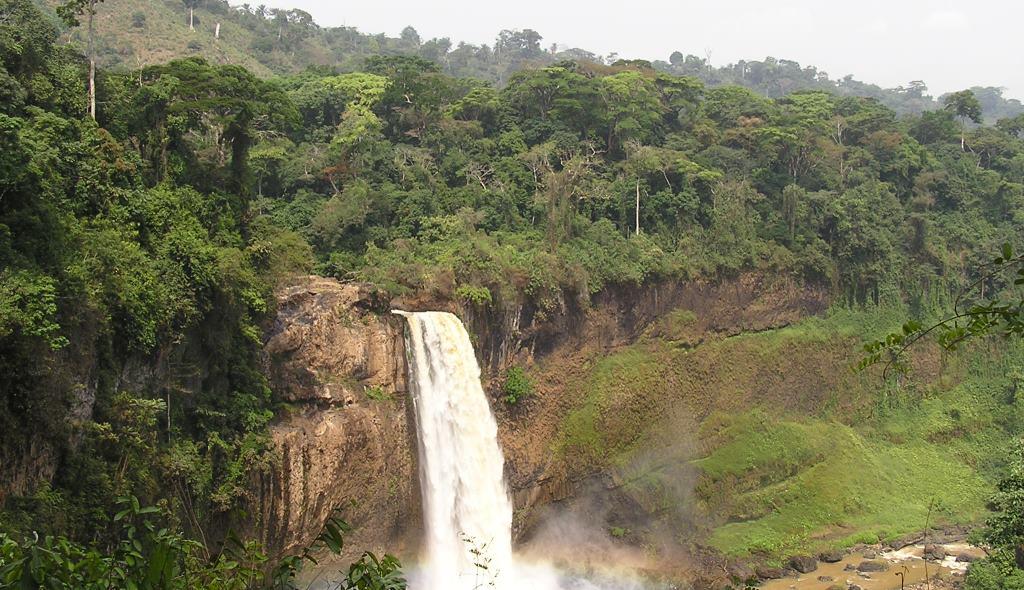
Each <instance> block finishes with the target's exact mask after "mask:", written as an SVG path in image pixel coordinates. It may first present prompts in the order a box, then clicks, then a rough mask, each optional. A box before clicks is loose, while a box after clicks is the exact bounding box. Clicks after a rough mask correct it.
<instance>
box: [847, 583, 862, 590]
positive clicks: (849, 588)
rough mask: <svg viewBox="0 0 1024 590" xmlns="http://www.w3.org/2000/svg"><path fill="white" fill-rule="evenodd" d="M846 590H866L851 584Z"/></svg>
mask: <svg viewBox="0 0 1024 590" xmlns="http://www.w3.org/2000/svg"><path fill="white" fill-rule="evenodd" d="M846 590H864V589H863V588H861V587H860V586H858V585H857V584H850V585H849V586H847V587H846Z"/></svg>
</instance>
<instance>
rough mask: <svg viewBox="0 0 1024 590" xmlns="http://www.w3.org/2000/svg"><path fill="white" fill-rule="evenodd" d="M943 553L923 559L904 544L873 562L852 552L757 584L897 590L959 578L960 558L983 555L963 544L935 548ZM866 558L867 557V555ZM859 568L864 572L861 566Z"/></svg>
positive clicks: (771, 588)
mask: <svg viewBox="0 0 1024 590" xmlns="http://www.w3.org/2000/svg"><path fill="white" fill-rule="evenodd" d="M938 546H939V547H942V548H943V549H944V550H945V554H946V557H945V558H944V559H942V560H941V561H939V560H935V559H929V560H927V561H925V560H924V558H923V555H924V545H908V546H907V547H903V548H902V549H898V550H894V551H882V552H880V553H878V554H877V556H876V557H874V559H868V558H867V557H865V553H863V552H853V553H850V554H848V555H846V556H845V557H844V558H843V559H842V560H840V561H838V562H836V563H824V562H819V564H818V569H816V570H815V571H813V572H810V573H807V574H799V575H798V576H795V577H784V578H780V579H778V580H768V581H766V582H765V583H763V584H762V585H761V588H762V589H763V590H826V589H827V588H830V587H840V588H844V589H849V588H850V587H851V586H859V587H860V588H862V589H863V590H899V589H900V588H902V587H903V586H907V587H909V586H911V585H913V584H920V583H924V582H925V581H926V578H927V579H931V580H935V579H949V578H951V577H957V576H963V575H964V573H965V572H966V571H967V566H968V565H970V564H969V563H968V562H967V561H964V559H965V558H964V557H961V561H957V557H958V556H965V557H966V558H970V559H972V560H973V559H979V558H981V557H984V555H985V552H984V551H983V550H981V549H979V548H978V547H974V546H972V545H968V544H965V543H948V544H945V545H938ZM868 556H871V554H870V553H868ZM866 561H870V562H877V563H883V564H885V567H886V570H885V571H858V570H857V568H858V566H861V564H862V563H863V562H866ZM861 569H865V568H864V567H862V568H861Z"/></svg>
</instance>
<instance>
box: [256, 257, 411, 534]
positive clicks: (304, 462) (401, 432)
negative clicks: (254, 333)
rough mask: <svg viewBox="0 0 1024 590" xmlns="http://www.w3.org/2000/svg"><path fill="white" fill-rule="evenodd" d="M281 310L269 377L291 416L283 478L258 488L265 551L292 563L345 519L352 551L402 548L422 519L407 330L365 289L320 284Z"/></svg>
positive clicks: (285, 429) (291, 292) (277, 428)
mask: <svg viewBox="0 0 1024 590" xmlns="http://www.w3.org/2000/svg"><path fill="white" fill-rule="evenodd" d="M277 310H278V311H277V318H276V321H275V323H274V325H273V327H272V328H271V329H270V331H269V334H268V338H267V341H266V345H265V369H266V372H267V376H268V378H269V379H270V383H271V386H272V387H273V388H274V390H275V391H276V392H277V393H278V394H279V395H280V396H281V397H282V398H284V399H285V400H287V401H288V402H289V403H290V404H291V411H290V413H289V415H288V416H286V417H285V418H283V419H282V420H280V421H279V422H278V423H276V424H275V425H274V427H273V429H272V436H273V440H274V443H275V445H276V446H277V451H278V454H279V457H278V458H279V460H280V467H279V468H278V469H277V470H275V471H274V472H273V473H271V474H269V475H267V476H265V477H263V478H262V480H261V481H260V482H259V486H260V489H259V494H258V497H259V505H258V507H257V510H258V513H259V514H260V522H261V524H262V526H261V533H262V536H263V540H264V542H265V543H266V544H267V546H268V547H270V548H271V549H272V550H274V551H276V552H280V553H289V552H295V551H296V550H297V549H300V548H302V547H304V546H306V545H307V544H309V543H310V542H311V541H312V539H313V538H315V537H316V535H317V534H318V533H319V531H320V529H321V528H322V527H323V524H324V522H325V521H326V520H327V519H328V518H329V517H330V516H331V515H332V513H333V512H334V511H335V510H338V511H339V512H340V513H341V516H343V517H344V518H345V519H346V520H347V521H348V522H349V523H350V524H352V525H354V526H355V527H356V530H355V531H354V532H353V534H352V535H351V536H350V538H349V541H350V543H349V546H351V547H353V548H359V549H360V550H364V549H374V550H377V551H380V550H381V549H383V548H384V547H385V545H387V544H392V543H393V544H398V545H400V544H401V543H402V542H403V540H404V539H405V538H406V537H407V536H408V535H409V534H410V533H414V532H415V530H416V529H417V528H418V527H417V526H415V525H416V524H417V523H418V522H419V520H420V518H419V501H418V492H417V489H416V482H417V478H416V475H415V468H414V461H413V453H414V452H415V443H414V442H413V441H412V440H411V438H410V437H411V436H413V434H412V433H411V432H410V430H409V428H408V425H409V424H412V423H413V421H412V420H411V418H410V417H409V416H408V412H409V411H411V408H407V405H406V395H405V394H406V391H407V387H406V368H405V350H404V345H403V324H402V321H401V320H400V318H397V317H395V316H391V315H390V314H388V313H386V312H387V311H388V305H387V302H386V301H384V300H382V299H381V298H380V297H379V296H378V295H377V294H376V292H375V291H373V290H371V289H369V288H368V287H366V286H365V285H355V284H341V283H338V282H337V281H332V280H328V279H322V278H316V277H309V278H307V279H305V280H303V281H301V282H300V283H298V284H297V285H295V286H293V287H291V288H288V289H285V290H284V291H282V292H281V293H280V294H279V295H278V299H277ZM410 527H411V528H410ZM399 549H400V547H399ZM389 550H392V551H394V550H396V549H394V548H392V547H390V546H389Z"/></svg>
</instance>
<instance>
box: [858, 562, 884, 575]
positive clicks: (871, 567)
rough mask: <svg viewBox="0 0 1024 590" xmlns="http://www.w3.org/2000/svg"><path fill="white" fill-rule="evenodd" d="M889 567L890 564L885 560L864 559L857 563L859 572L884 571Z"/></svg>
mask: <svg viewBox="0 0 1024 590" xmlns="http://www.w3.org/2000/svg"><path fill="white" fill-rule="evenodd" d="M887 569H889V564H888V563H886V562H884V561H862V562H860V563H859V564H857V571H858V572H884V571H886V570H887Z"/></svg>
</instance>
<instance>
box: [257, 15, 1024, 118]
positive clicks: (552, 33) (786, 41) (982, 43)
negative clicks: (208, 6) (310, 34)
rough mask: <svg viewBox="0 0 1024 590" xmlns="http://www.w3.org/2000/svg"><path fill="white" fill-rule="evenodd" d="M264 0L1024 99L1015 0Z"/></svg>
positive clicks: (425, 24) (434, 30) (351, 21)
mask: <svg viewBox="0 0 1024 590" xmlns="http://www.w3.org/2000/svg"><path fill="white" fill-rule="evenodd" d="M263 1H265V2H266V4H267V5H268V6H270V7H274V8H300V9H302V10H305V11H306V12H309V13H310V14H312V15H313V17H314V18H315V19H316V21H317V22H318V23H319V24H320V25H323V26H337V25H347V26H354V27H356V28H358V29H359V30H360V31H362V32H365V33H381V32H383V33H386V34H388V35H389V36H397V35H398V33H399V32H400V31H401V30H402V28H404V27H405V26H406V25H412V26H413V27H414V28H416V30H417V31H418V32H419V34H420V37H422V38H423V39H424V40H426V39H429V38H432V37H449V38H450V39H451V40H452V42H453V43H455V44H457V43H458V42H459V41H465V42H467V43H474V44H480V43H487V44H489V45H492V44H493V42H494V38H495V37H496V36H497V32H498V31H499V30H501V29H523V28H531V29H534V30H536V31H538V32H539V33H540V34H541V35H543V36H544V40H543V41H542V45H543V46H544V47H545V48H547V47H549V46H550V45H551V44H552V43H559V44H565V45H569V46H573V47H580V48H582V49H586V50H588V51H592V52H594V53H597V54H600V55H607V54H609V53H611V52H617V53H618V54H619V56H620V57H624V58H642V59H649V60H655V59H664V60H667V59H668V56H669V54H670V53H671V52H672V51H675V50H679V51H681V52H683V53H684V54H686V53H692V54H695V55H700V56H702V57H704V56H706V55H707V54H709V53H710V56H711V61H712V63H713V64H715V65H724V64H726V63H730V62H735V61H737V60H740V59H763V58H764V57H765V56H768V55H771V56H774V57H777V58H782V59H792V60H795V61H798V62H800V63H801V64H802V65H815V66H817V67H818V68H819V69H821V70H824V71H826V72H828V73H829V75H830V76H831V77H832V78H839V77H842V76H845V75H846V74H853V75H854V77H855V78H857V79H859V80H863V81H865V82H872V83H875V84H879V85H881V86H883V87H894V86H898V85H901V84H906V83H907V82H909V81H910V80H924V81H925V83H927V84H928V87H929V92H930V93H931V94H934V95H935V96H938V95H939V94H941V93H943V92H948V91H953V90H961V89H963V88H967V87H970V86H1001V87H1004V88H1006V91H1005V93H1004V95H1005V96H1008V97H1010V98H1019V99H1024V28H1022V23H1024V1H1022V0H975V1H973V2H967V1H964V0H960V1H953V0H844V1H842V2H837V1H834V0H772V1H758V0H700V1H697V0H677V1H675V2H670V1H664V0H628V1H621V2H607V1H590V2H583V1H581V0H561V1H552V0H503V1H502V2H488V1H485V0H475V1H469V0H369V1H368V0H348V1H344V0H342V1H338V0H263ZM249 2H250V3H251V4H253V5H255V4H259V3H261V2H259V1H257V0H249Z"/></svg>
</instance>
